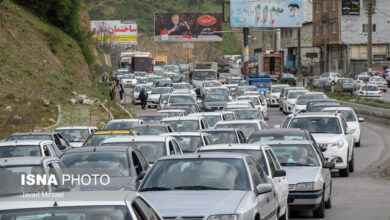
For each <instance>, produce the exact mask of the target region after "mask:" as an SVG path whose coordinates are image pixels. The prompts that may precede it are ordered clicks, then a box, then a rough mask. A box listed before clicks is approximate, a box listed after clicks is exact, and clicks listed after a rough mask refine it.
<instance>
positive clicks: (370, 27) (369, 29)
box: [367, 0, 372, 71]
mask: <svg viewBox="0 0 390 220" xmlns="http://www.w3.org/2000/svg"><path fill="white" fill-rule="evenodd" d="M367 12H368V30H367V31H368V34H367V38H368V39H367V41H368V42H367V61H368V63H367V67H368V71H371V68H372V0H368V8H367Z"/></svg>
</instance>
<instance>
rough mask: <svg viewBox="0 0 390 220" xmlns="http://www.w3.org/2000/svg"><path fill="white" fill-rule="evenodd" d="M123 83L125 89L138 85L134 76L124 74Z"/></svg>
mask: <svg viewBox="0 0 390 220" xmlns="http://www.w3.org/2000/svg"><path fill="white" fill-rule="evenodd" d="M122 81H123V84H124V86H125V87H134V86H136V85H137V83H138V81H137V79H136V78H135V76H134V74H124V75H123V76H122Z"/></svg>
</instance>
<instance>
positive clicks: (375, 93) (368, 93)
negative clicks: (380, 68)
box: [354, 84, 382, 100]
mask: <svg viewBox="0 0 390 220" xmlns="http://www.w3.org/2000/svg"><path fill="white" fill-rule="evenodd" d="M354 94H355V95H356V96H359V97H360V98H366V99H375V100H382V91H381V90H380V89H379V87H378V86H377V85H375V84H359V85H358V86H357V89H356V90H355V91H354Z"/></svg>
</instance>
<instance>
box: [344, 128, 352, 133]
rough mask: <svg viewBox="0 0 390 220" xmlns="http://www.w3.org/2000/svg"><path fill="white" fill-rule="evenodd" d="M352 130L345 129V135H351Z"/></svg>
mask: <svg viewBox="0 0 390 220" xmlns="http://www.w3.org/2000/svg"><path fill="white" fill-rule="evenodd" d="M352 133H353V132H352V129H351V128H347V130H346V131H345V134H352Z"/></svg>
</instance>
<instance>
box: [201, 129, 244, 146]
mask: <svg viewBox="0 0 390 220" xmlns="http://www.w3.org/2000/svg"><path fill="white" fill-rule="evenodd" d="M207 133H208V134H210V136H211V138H212V139H213V142H214V144H236V143H238V140H237V136H236V132H235V131H218V130H215V131H207Z"/></svg>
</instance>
